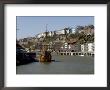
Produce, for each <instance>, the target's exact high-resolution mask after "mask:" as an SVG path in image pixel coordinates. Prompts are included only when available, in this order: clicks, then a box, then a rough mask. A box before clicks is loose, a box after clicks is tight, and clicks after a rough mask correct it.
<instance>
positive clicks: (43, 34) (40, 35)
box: [37, 32, 46, 38]
mask: <svg viewBox="0 0 110 90" xmlns="http://www.w3.org/2000/svg"><path fill="white" fill-rule="evenodd" d="M45 36H46V33H45V32H44V33H40V34H37V38H41V37H45Z"/></svg>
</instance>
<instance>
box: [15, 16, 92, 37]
mask: <svg viewBox="0 0 110 90" xmlns="http://www.w3.org/2000/svg"><path fill="white" fill-rule="evenodd" d="M16 20H17V21H16V22H17V23H16V25H17V26H16V27H17V39H21V38H26V37H34V36H35V35H37V34H39V33H42V32H45V31H46V24H47V31H55V30H60V29H64V28H65V27H73V28H75V27H76V26H79V25H80V26H85V25H91V24H92V25H94V17H93V16H17V17H16Z"/></svg>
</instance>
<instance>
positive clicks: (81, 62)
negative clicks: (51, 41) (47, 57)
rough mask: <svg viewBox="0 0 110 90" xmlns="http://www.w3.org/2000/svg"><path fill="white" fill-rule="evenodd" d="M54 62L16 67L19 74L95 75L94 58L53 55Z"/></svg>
mask: <svg viewBox="0 0 110 90" xmlns="http://www.w3.org/2000/svg"><path fill="white" fill-rule="evenodd" d="M52 59H53V60H55V61H53V62H46V63H41V62H33V63H29V64H26V65H20V66H17V67H16V73H17V74H94V57H92V56H61V55H52Z"/></svg>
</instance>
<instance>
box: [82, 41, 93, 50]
mask: <svg viewBox="0 0 110 90" xmlns="http://www.w3.org/2000/svg"><path fill="white" fill-rule="evenodd" d="M81 52H94V43H85V44H82V45H81Z"/></svg>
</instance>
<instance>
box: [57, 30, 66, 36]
mask: <svg viewBox="0 0 110 90" xmlns="http://www.w3.org/2000/svg"><path fill="white" fill-rule="evenodd" d="M55 33H56V34H57V35H60V34H65V31H64V30H58V31H55Z"/></svg>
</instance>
